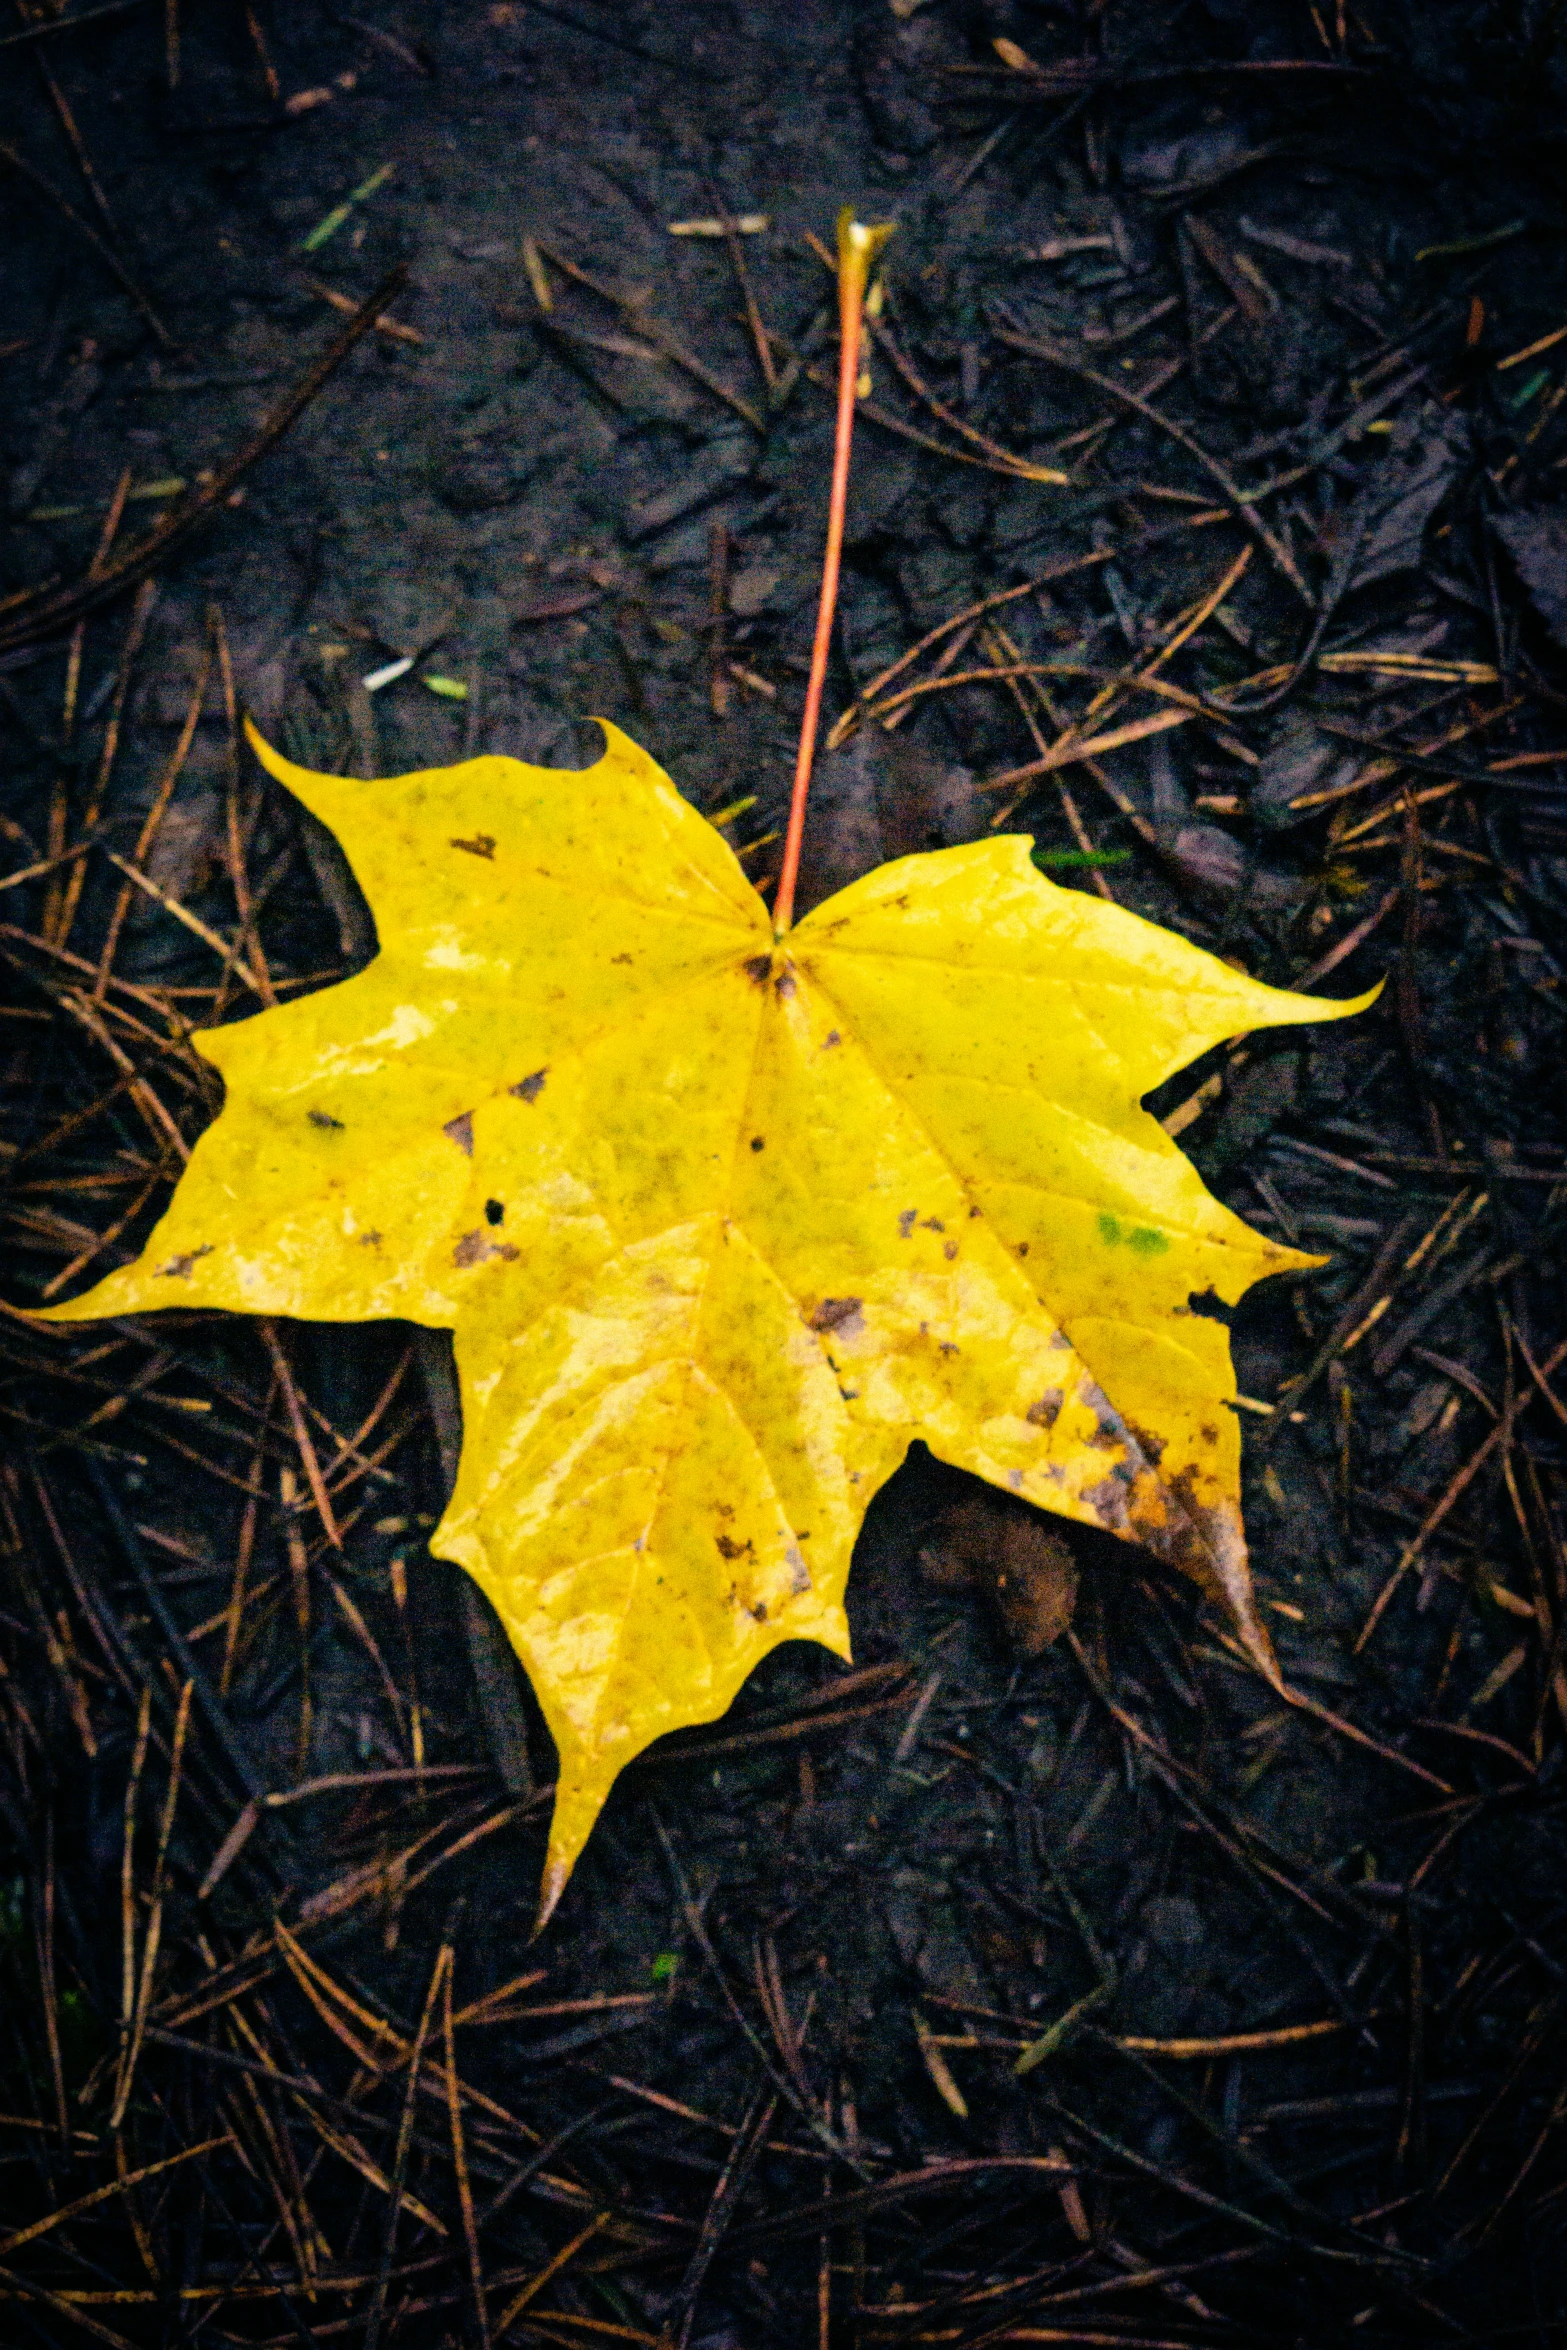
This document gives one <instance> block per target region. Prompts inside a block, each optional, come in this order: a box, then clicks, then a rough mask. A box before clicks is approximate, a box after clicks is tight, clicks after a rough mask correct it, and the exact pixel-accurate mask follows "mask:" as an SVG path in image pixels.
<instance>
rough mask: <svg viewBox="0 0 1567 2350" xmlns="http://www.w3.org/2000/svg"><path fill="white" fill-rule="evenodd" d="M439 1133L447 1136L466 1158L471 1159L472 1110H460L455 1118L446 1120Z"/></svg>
mask: <svg viewBox="0 0 1567 2350" xmlns="http://www.w3.org/2000/svg"><path fill="white" fill-rule="evenodd" d="M441 1132H442V1133H443V1134H449V1135H450V1136H451V1138H452V1140H453V1142H455V1143H456V1145H457V1148H458V1149H459V1150H460V1151H462V1152H463V1153H464V1154H465V1156H466V1157H468V1158H470V1159H471V1158H472V1157H473V1112H472V1110H460V1111H459V1112H458V1114H457V1116H456V1117H455V1118H448V1119H447V1121H446V1124H445V1125H444V1126H443V1127H442V1128H441Z"/></svg>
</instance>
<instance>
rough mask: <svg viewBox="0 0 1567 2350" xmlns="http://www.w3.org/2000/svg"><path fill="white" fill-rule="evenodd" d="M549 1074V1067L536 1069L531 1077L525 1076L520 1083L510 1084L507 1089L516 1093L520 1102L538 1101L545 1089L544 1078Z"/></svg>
mask: <svg viewBox="0 0 1567 2350" xmlns="http://www.w3.org/2000/svg"><path fill="white" fill-rule="evenodd" d="M548 1075H549V1071H548V1070H547V1069H535V1070H534V1072H533V1075H532V1076H531V1077H524V1078H523V1080H522V1082H521V1083H520V1084H519V1085H511V1086H508V1087H507V1089H506V1090H507V1092H508V1093H512V1094H515V1096H516V1098H517V1100H518V1101H520V1102H536V1101H537V1100H538V1098H539V1096H540V1094H541V1093H542V1092H543V1091H544V1080H545V1078H546V1077H547V1076H548Z"/></svg>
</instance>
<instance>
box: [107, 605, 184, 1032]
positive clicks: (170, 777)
mask: <svg viewBox="0 0 1567 2350" xmlns="http://www.w3.org/2000/svg"><path fill="white" fill-rule="evenodd" d="M211 676H212V645H211V642H210V639H209V641H208V643H207V645H206V646H205V647H204V648H203V652H202V657H201V667H200V669H199V671H198V672H197V676H196V683H195V685H194V686H193V687H192V689H191V696H190V701H189V703H188V704H187V706H186V711H185V722H184V724H183V725H182V726H181V728H180V732H179V740H178V741H177V742H176V744H175V746H174V749H173V751H172V752H171V753H170V755H169V760H168V764H167V765H166V767H165V768H164V770H163V773H162V775H161V776H160V777H159V779H158V786H157V789H156V790H155V791H154V793H153V795H152V806H151V807H150V808H149V809H148V810H147V814H146V816H145V818H144V819H143V822H142V828H141V830H140V832H139V833H138V834H137V835H136V846H135V848H134V849H133V850H132V852H131V858H130V862H131V864H132V865H133V866H136V867H138V868H139V867H140V866H141V865H142V864H144V863H145V861H146V857H147V852H148V850H149V849H150V848H151V847H152V844H153V842H154V841H155V840H156V839H157V837H158V828H159V826H160V825H161V824H162V822H163V819H164V816H165V814H166V813H167V810H168V805H169V802H170V800H171V799H172V798H173V797H174V787H175V785H176V784H177V783H178V782H179V779H180V775H181V773H182V771H183V769H184V766H185V762H186V760H187V759H188V758H189V756H190V746H191V744H192V743H193V742H194V741H195V739H196V729H197V727H198V726H199V725H200V723H201V706H202V704H203V702H204V701H205V700H206V698H207V686H208V682H209V681H210V679H211ZM134 894H135V891H134V886H133V884H132V883H130V882H129V881H127V882H125V883H124V884H123V885H122V887H121V890H120V894H119V896H118V897H117V898H116V899H115V901H114V911H113V913H112V914H111V915H110V917H109V927H108V929H107V930H106V931H105V932H104V939H103V946H102V948H101V949H100V950H99V955H98V971H97V976H96V977H95V979H94V981H93V1001H94V1003H98V1004H101V1003H102V1002H103V999H104V995H105V993H106V992H107V989H108V985H109V974H110V973H111V972H112V971H113V969H114V957H115V952H116V949H117V948H118V946H119V943H120V932H121V930H122V929H123V928H124V924H125V917H126V915H127V914H128V913H129V912H130V910H131V901H132V898H133V896H134Z"/></svg>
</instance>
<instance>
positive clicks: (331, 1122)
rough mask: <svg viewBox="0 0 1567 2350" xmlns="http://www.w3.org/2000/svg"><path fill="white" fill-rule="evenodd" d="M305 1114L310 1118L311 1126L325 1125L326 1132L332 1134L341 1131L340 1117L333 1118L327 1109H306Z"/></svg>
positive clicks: (341, 1122)
mask: <svg viewBox="0 0 1567 2350" xmlns="http://www.w3.org/2000/svg"><path fill="white" fill-rule="evenodd" d="M305 1116H306V1117H307V1118H308V1119H309V1120H310V1123H311V1125H312V1126H321V1127H325V1128H326V1129H327V1130H328V1132H330V1133H334V1134H341V1133H342V1131H343V1121H342V1119H341V1118H334V1117H333V1116H332V1114H331V1112H330V1111H329V1110H307V1111H306V1112H305Z"/></svg>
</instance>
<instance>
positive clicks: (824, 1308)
mask: <svg viewBox="0 0 1567 2350" xmlns="http://www.w3.org/2000/svg"><path fill="white" fill-rule="evenodd" d="M863 1302H864V1301H863V1300H862V1299H860V1298H857V1297H824V1298H823V1299H822V1302H821V1304H820V1305H819V1306H818V1307H817V1309H816V1311H815V1313H814V1314H813V1315H812V1316H811V1328H812V1329H813V1330H847V1329H848V1328H849V1325H850V1324H851V1323H856V1322H859V1321H861V1314H860V1307H861V1305H862V1303H863ZM851 1335H852V1333H851Z"/></svg>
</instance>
